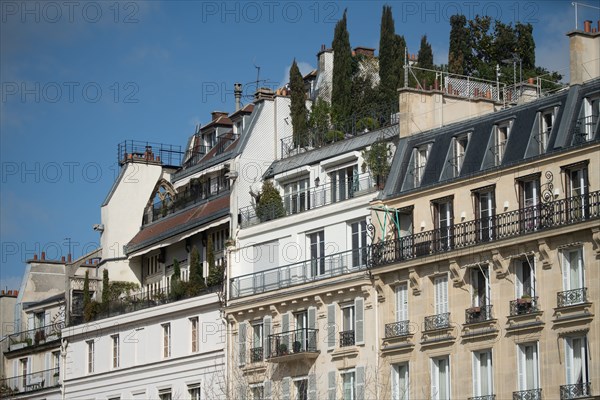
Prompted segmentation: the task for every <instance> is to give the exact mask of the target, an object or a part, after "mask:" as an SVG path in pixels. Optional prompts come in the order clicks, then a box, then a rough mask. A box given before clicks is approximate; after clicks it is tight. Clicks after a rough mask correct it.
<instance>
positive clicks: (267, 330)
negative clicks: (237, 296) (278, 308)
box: [263, 315, 272, 359]
mask: <svg viewBox="0 0 600 400" xmlns="http://www.w3.org/2000/svg"><path fill="white" fill-rule="evenodd" d="M271 322H272V318H271V316H270V315H267V316H266V317H264V318H263V330H264V332H263V342H264V344H263V350H264V351H263V356H264V358H265V359H267V358H269V357H270V356H271V338H270V337H269V336H270V335H271Z"/></svg>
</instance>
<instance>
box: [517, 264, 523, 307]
mask: <svg viewBox="0 0 600 400" xmlns="http://www.w3.org/2000/svg"><path fill="white" fill-rule="evenodd" d="M523 268H524V267H523V262H522V261H518V262H517V263H515V275H516V277H517V279H515V298H517V299H519V298H521V296H523Z"/></svg>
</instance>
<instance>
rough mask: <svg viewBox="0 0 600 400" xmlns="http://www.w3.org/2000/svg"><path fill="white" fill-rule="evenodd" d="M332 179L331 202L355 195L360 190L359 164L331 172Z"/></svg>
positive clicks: (330, 177)
mask: <svg viewBox="0 0 600 400" xmlns="http://www.w3.org/2000/svg"><path fill="white" fill-rule="evenodd" d="M329 179H330V181H331V202H332V203H335V202H336V201H342V200H346V199H350V198H352V197H354V192H355V191H356V190H358V165H351V166H349V167H346V168H341V169H338V170H335V171H333V172H330V173H329Z"/></svg>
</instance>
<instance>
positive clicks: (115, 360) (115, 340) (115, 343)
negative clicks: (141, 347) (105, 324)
mask: <svg viewBox="0 0 600 400" xmlns="http://www.w3.org/2000/svg"><path fill="white" fill-rule="evenodd" d="M110 338H111V340H112V367H113V368H119V356H120V353H119V335H112V336H111V337H110Z"/></svg>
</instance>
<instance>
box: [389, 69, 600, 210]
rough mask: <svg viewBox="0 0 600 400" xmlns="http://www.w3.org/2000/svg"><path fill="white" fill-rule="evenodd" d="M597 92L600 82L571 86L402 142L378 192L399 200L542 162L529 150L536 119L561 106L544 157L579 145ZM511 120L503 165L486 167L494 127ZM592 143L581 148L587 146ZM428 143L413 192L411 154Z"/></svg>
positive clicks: (596, 138) (597, 135) (598, 137)
mask: <svg viewBox="0 0 600 400" xmlns="http://www.w3.org/2000/svg"><path fill="white" fill-rule="evenodd" d="M599 92H600V79H596V80H594V81H591V82H588V83H586V84H584V85H573V86H571V87H570V88H569V89H568V90H563V91H560V92H558V93H556V94H554V95H551V96H547V97H544V98H541V99H538V100H536V101H532V102H530V103H526V104H523V105H520V106H515V107H512V108H509V109H505V110H502V111H498V112H494V113H490V114H486V115H484V116H481V117H477V118H473V119H469V120H465V121H461V122H457V123H453V124H449V125H447V126H444V127H442V128H436V129H432V130H429V131H426V132H423V133H419V134H415V135H412V136H409V137H405V138H402V139H400V141H399V143H398V145H397V148H396V153H395V155H394V159H393V160H392V165H391V170H390V175H389V177H388V180H387V182H386V186H385V189H384V190H383V191H382V192H381V193H380V195H379V198H380V199H385V198H390V197H395V196H398V195H399V194H401V193H407V192H410V191H416V190H420V189H422V188H425V187H431V186H435V185H437V184H441V183H442V182H444V183H446V182H449V181H452V180H457V179H462V178H466V177H471V176H475V175H478V174H483V173H485V172H488V171H490V170H494V169H502V168H506V167H508V166H510V165H515V164H519V163H524V162H526V161H529V160H530V159H532V158H535V157H540V156H541V155H538V154H532V153H531V151H528V149H530V148H531V141H532V140H533V138H532V135H533V134H534V128H537V124H536V118H537V115H538V112H539V111H540V110H544V109H548V108H550V107H554V106H558V112H557V114H556V116H555V120H554V124H553V129H552V132H551V135H550V137H549V140H548V147H547V150H546V153H545V154H549V153H553V152H559V151H563V150H564V149H568V148H571V147H573V146H576V144H572V143H573V136H574V133H575V130H576V129H575V127H576V124H577V119H578V118H579V117H580V115H579V114H580V110H581V106H582V103H583V99H584V97H586V96H587V95H589V94H592V93H596V94H597V93H599ZM507 120H513V125H512V128H511V132H510V135H509V138H508V141H507V143H506V148H505V153H504V154H505V155H504V157H503V159H502V163H501V164H500V165H498V166H492V165H488V164H487V163H486V157H489V155H487V156H486V154H487V153H489V143H490V138H491V136H492V134H493V127H494V125H496V124H498V123H501V122H503V121H507ZM463 132H470V139H469V143H468V146H467V149H466V152H465V156H464V160H463V164H462V168H461V171H460V175H459V176H458V177H456V178H450V179H448V178H445V177H444V174H443V171H444V168H445V163H446V156H447V154H448V150H449V147H450V144H451V142H452V138H453V137H454V136H456V135H458V134H461V133H463ZM598 141H600V133H598V125H596V132H595V133H594V135H593V137H592V140H591V141H590V142H598ZM590 142H587V143H584V144H580V145H587V144H589V143H590ZM425 143H431V149H430V152H429V155H428V160H427V164H426V166H425V170H424V172H423V178H422V181H421V184H420V186H419V187H418V188H415V189H412V188H411V189H406V188H404V189H403V184H404V180H405V178H406V175H407V174H409V173H410V160H411V153H412V149H413V148H415V147H417V146H419V145H422V144H425Z"/></svg>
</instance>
